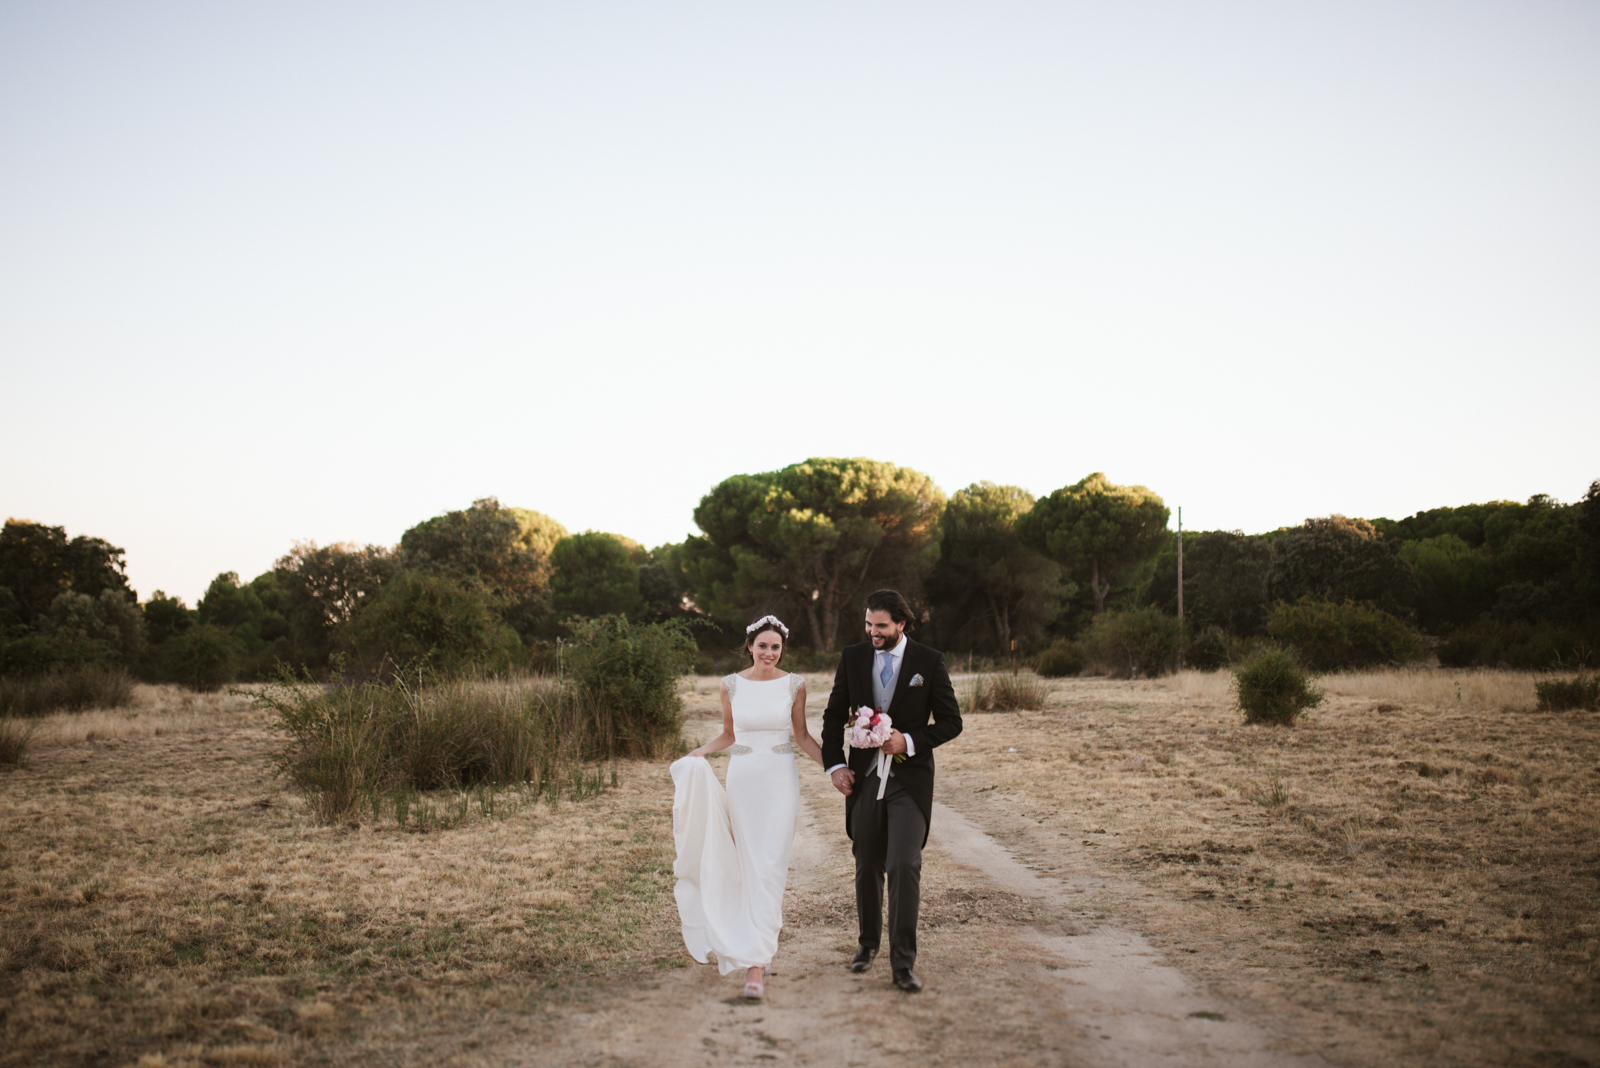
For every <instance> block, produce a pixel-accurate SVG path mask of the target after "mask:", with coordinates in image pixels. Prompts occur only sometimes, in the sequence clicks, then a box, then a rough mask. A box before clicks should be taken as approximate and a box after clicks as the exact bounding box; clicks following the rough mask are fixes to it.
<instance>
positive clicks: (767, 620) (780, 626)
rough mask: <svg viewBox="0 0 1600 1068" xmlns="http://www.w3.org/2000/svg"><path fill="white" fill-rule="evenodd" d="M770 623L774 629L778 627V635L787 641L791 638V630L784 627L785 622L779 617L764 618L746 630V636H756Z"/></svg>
mask: <svg viewBox="0 0 1600 1068" xmlns="http://www.w3.org/2000/svg"><path fill="white" fill-rule="evenodd" d="M768 623H771V624H772V625H773V626H774V627H777V628H778V633H779V634H782V635H783V636H784V638H785V639H787V638H788V637H789V628H788V627H786V626H784V625H783V620H781V619H779V618H778V617H777V616H762V617H761V618H760V619H758V620H756V621H755V622H754V623H752V624H750V625H749V626H748V627H746V628H744V632H745V633H746V634H754V633H755V632H756V631H758V630H760V629H761V628H762V627H764V626H766V625H767V624H768Z"/></svg>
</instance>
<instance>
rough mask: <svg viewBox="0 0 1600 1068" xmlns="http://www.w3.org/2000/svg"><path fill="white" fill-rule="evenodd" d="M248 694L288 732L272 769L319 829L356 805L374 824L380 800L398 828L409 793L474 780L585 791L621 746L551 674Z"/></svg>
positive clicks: (289, 684)
mask: <svg viewBox="0 0 1600 1068" xmlns="http://www.w3.org/2000/svg"><path fill="white" fill-rule="evenodd" d="M413 681H416V680H415V679H413ZM255 699H256V701H257V703H258V705H260V706H263V707H266V708H268V709H270V710H272V711H274V712H275V713H277V715H278V718H279V722H280V724H281V725H282V727H283V730H284V732H285V733H286V734H287V735H288V736H289V744H288V745H287V746H286V747H285V748H284V749H283V750H282V751H281V752H280V753H279V754H278V755H277V757H276V758H275V765H276V767H277V769H278V771H279V773H280V774H283V775H284V776H286V777H287V778H288V779H289V780H290V781H291V782H292V783H294V784H295V785H296V786H297V787H299V788H300V789H302V790H303V791H305V793H306V796H307V799H308V801H309V802H310V804H311V808H312V811H313V812H314V813H315V814H316V817H317V818H318V819H319V820H321V821H323V822H325V823H337V822H340V821H342V820H345V819H349V818H350V817H352V816H355V815H358V814H360V813H361V812H362V811H363V810H365V811H370V812H371V813H372V814H373V817H374V818H377V817H378V816H380V815H381V812H382V811H383V808H384V806H385V805H388V806H389V807H390V808H391V809H392V810H393V811H394V812H395V814H396V817H397V819H398V821H399V822H400V823H401V825H402V826H404V825H406V821H407V818H408V817H407V815H406V814H407V812H408V811H410V810H411V808H412V806H413V805H416V803H417V799H416V793H417V791H420V790H435V789H441V788H457V787H463V786H470V785H473V784H479V785H489V786H493V785H517V786H519V787H521V788H522V789H525V790H529V791H531V792H533V793H534V794H540V793H543V794H546V795H548V796H550V797H552V798H555V797H558V796H561V795H562V794H567V795H570V796H574V797H577V796H581V795H582V794H583V793H584V792H585V791H586V790H588V789H589V787H590V786H591V785H592V783H593V782H597V781H598V778H597V777H591V776H589V775H587V774H586V773H585V771H584V768H585V765H586V764H591V763H593V762H595V761H598V760H602V759H604V758H605V757H606V756H607V755H608V754H610V753H612V752H614V751H615V750H616V749H617V748H618V745H617V742H616V740H615V739H614V738H611V737H607V736H606V735H605V733H604V730H605V728H606V717H605V716H603V715H600V714H597V711H596V709H595V708H594V707H593V704H592V702H591V699H590V697H589V695H588V694H587V693H586V692H585V691H584V690H583V689H582V688H581V687H579V686H577V685H572V684H569V685H563V684H561V683H559V682H557V681H555V680H552V679H522V680H491V679H453V680H447V681H443V682H439V683H435V684H429V685H420V684H419V685H415V686H412V685H407V684H406V681H405V680H402V679H391V680H390V681H389V682H388V683H381V682H366V683H361V684H359V685H354V686H340V687H323V686H319V685H317V684H315V683H312V682H311V681H310V680H309V679H294V678H283V679H282V680H281V681H280V682H279V683H278V684H277V685H275V686H272V687H269V688H267V689H266V690H264V691H262V692H261V693H259V694H257V695H256V697H255ZM417 811H418V813H419V814H420V813H421V812H423V811H424V809H423V808H422V807H420V806H419V807H418V808H417Z"/></svg>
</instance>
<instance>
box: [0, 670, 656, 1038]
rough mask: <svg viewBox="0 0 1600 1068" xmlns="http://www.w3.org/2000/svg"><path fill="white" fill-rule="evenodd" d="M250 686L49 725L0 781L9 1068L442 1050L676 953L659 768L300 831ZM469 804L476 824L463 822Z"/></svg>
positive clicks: (531, 1021)
mask: <svg viewBox="0 0 1600 1068" xmlns="http://www.w3.org/2000/svg"><path fill="white" fill-rule="evenodd" d="M280 744H281V743H280V741H279V739H278V738H277V736H276V735H274V734H273V733H272V731H271V723H270V721H269V720H267V719H266V718H265V717H264V716H263V715H261V714H260V713H257V712H255V711H252V710H251V708H250V706H249V703H248V702H247V701H245V700H244V699H241V698H237V697H234V698H224V697H195V696H191V695H186V694H182V693H180V692H178V691H168V690H158V689H155V688H148V689H143V690H142V691H141V693H140V695H139V698H138V700H137V701H136V703H135V705H134V707H133V708H131V709H127V710H121V711H115V712H105V713H101V712H90V713H85V714H82V715H78V716H71V715H66V716H58V717H51V718H50V719H49V720H47V721H45V722H44V724H43V726H42V730H41V732H40V736H39V741H36V743H35V746H34V748H33V749H31V750H30V753H29V757H28V761H27V765H26V766H25V767H24V768H22V769H21V770H8V771H4V772H0V1065H7V1066H10V1065H33V1064H94V1065H100V1064H104V1065H131V1064H139V1065H143V1066H146V1068H155V1066H160V1065H172V1066H178V1065H199V1064H210V1065H227V1064H253V1065H272V1064H290V1063H316V1062H329V1061H335V1060H344V1059H346V1058H347V1057H348V1056H350V1055H351V1053H352V1052H353V1051H358V1053H359V1056H360V1057H361V1058H362V1059H363V1060H367V1061H370V1062H373V1063H378V1062H382V1063H388V1064H433V1063H441V1062H442V1061H444V1060H446V1059H448V1057H449V1056H453V1055H456V1054H459V1053H461V1052H462V1051H464V1050H467V1049H470V1048H471V1047H472V1046H473V1045H475V1044H476V1040H475V1038H474V1037H473V1036H474V1034H475V1032H476V1031H477V1029H479V1028H482V1027H485V1026H487V1025H490V1024H491V1023H492V1024H494V1026H497V1027H499V1028H501V1029H510V1030H512V1031H517V1032H522V1033H526V1034H528V1035H529V1036H530V1038H531V1037H534V1036H536V1034H537V1032H538V1029H539V1028H540V1027H541V1026H543V1025H542V1023H541V1020H542V1019H543V1016H542V1015H541V1013H540V1011H539V1007H540V1006H541V1005H543V1004H546V1003H547V1002H550V1001H551V1000H552V999H555V1000H557V1001H559V1000H560V999H562V998H564V997H566V996H568V994H569V992H570V990H571V989H573V988H574V984H576V988H579V989H581V988H582V986H583V985H584V983H585V982H586V981H589V980H594V979H601V980H603V979H605V978H606V977H607V976H608V975H611V974H614V973H626V974H630V975H632V974H637V973H638V972H639V971H640V970H641V969H642V970H645V971H648V970H649V969H651V968H652V967H654V966H655V965H656V962H657V961H658V959H660V958H664V957H666V958H667V959H670V960H671V962H672V963H674V964H675V963H677V957H676V955H672V956H670V957H668V956H667V955H668V954H670V953H671V949H672V945H673V941H674V939H675V938H676V930H675V928H674V925H673V922H672V921H673V919H674V915H675V914H674V911H673V905H672V896H671V878H670V875H671V864H672V836H671V812H670V796H669V797H668V800H667V804H666V806H663V804H662V796H661V785H660V781H659V780H660V777H661V775H660V773H661V769H660V768H659V767H655V766H641V765H627V764H624V765H622V766H621V768H620V777H619V785H618V787H617V788H616V789H613V790H608V791H605V792H603V793H602V794H601V795H600V796H599V797H598V798H593V799H590V800H586V801H584V802H583V803H582V804H581V805H575V804H573V803H571V802H570V801H563V802H560V803H559V804H557V805H554V806H552V805H551V804H549V803H548V802H545V801H529V800H526V799H522V798H519V797H518V796H517V795H515V794H501V795H500V796H499V797H498V798H497V799H496V801H497V804H496V810H495V812H494V814H493V815H492V816H489V815H485V814H484V811H483V804H482V800H483V799H482V798H479V797H477V796H473V797H471V798H457V797H436V798H434V799H433V801H434V804H435V807H436V808H437V810H438V812H439V814H440V818H441V820H448V819H451V818H454V819H457V820H459V822H458V824H457V825H456V826H454V827H453V828H451V829H447V830H435V831H432V832H431V833H419V832H418V831H417V830H415V829H414V828H415V817H414V816H413V821H412V824H411V826H412V827H413V829H411V830H407V831H402V830H399V829H398V828H397V826H396V825H395V824H394V823H393V822H392V821H391V822H388V823H387V824H380V825H349V826H341V827H334V828H328V827H320V826H316V825H315V824H314V823H312V822H311V820H310V819H309V817H308V813H307V811H306V808H305V805H304V803H303V801H302V800H301V799H300V798H298V797H296V796H294V795H293V794H291V793H289V792H287V791H286V789H285V788H284V785H283V783H282V782H281V781H280V780H276V779H274V778H273V777H272V775H271V772H270V770H269V765H268V758H269V756H270V754H271V753H272V752H273V751H274V749H275V748H277V747H278V746H279V745H280ZM463 807H465V809H466V815H465V817H464V818H463V817H462V816H461V811H462V808H463Z"/></svg>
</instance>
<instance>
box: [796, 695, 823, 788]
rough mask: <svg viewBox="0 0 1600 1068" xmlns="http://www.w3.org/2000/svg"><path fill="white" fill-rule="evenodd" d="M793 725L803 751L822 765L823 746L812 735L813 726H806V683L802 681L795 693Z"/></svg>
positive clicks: (797, 743)
mask: <svg viewBox="0 0 1600 1068" xmlns="http://www.w3.org/2000/svg"><path fill="white" fill-rule="evenodd" d="M791 718H792V720H793V722H792V724H791V727H792V728H793V730H794V743H795V744H796V745H798V746H799V747H800V750H801V752H803V753H805V755H806V756H808V757H810V758H811V759H812V760H815V761H816V762H817V766H818V767H821V766H822V746H820V745H818V744H817V740H816V739H815V738H813V737H811V728H809V727H807V726H806V684H805V682H803V681H802V682H801V683H800V690H799V692H797V693H796V694H795V695H794V711H793V713H792V714H791Z"/></svg>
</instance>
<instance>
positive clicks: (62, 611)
mask: <svg viewBox="0 0 1600 1068" xmlns="http://www.w3.org/2000/svg"><path fill="white" fill-rule="evenodd" d="M38 629H39V632H40V633H42V634H46V635H49V636H50V637H51V638H53V639H54V640H56V641H57V642H60V643H64V644H71V645H75V646H80V647H84V648H87V649H90V650H92V652H91V653H90V654H89V655H87V656H85V657H84V659H91V660H98V661H104V662H106V663H115V664H122V665H124V666H130V665H133V664H135V663H137V662H138V660H139V655H140V654H141V653H142V652H143V651H144V645H145V631H144V612H143V611H142V610H140V608H139V605H138V603H137V602H136V601H134V600H132V599H131V598H130V597H129V595H128V594H126V593H124V592H123V591H121V590H101V591H100V593H99V594H98V595H96V596H93V597H91V596H90V595H89V594H87V593H75V592H73V591H72V590H67V591H65V592H63V593H60V594H58V595H57V596H56V598H55V599H54V600H52V601H51V602H50V610H49V611H48V612H46V613H45V615H44V618H43V619H41V620H40V621H39V625H38Z"/></svg>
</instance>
